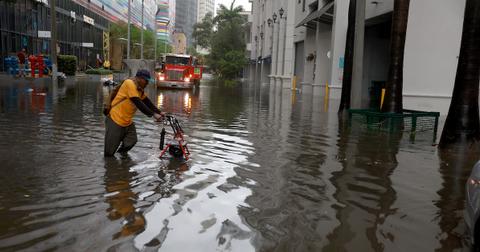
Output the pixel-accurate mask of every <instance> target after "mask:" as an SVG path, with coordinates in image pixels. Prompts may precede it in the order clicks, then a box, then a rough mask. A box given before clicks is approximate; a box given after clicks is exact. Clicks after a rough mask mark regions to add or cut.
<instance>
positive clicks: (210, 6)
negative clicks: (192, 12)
mask: <svg viewBox="0 0 480 252" xmlns="http://www.w3.org/2000/svg"><path fill="white" fill-rule="evenodd" d="M197 10H198V14H197V23H199V22H201V21H202V19H203V18H204V17H205V15H207V13H209V12H210V13H212V15H214V14H215V0H198V6H197Z"/></svg>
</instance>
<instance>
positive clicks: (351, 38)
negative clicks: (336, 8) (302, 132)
mask: <svg viewBox="0 0 480 252" xmlns="http://www.w3.org/2000/svg"><path fill="white" fill-rule="evenodd" d="M356 5H357V0H350V5H349V7H348V29H347V42H346V44H345V58H344V68H343V80H342V96H341V98H340V107H339V108H338V113H341V112H343V111H344V110H345V109H349V108H350V96H351V93H352V71H353V52H354V44H355V16H356V15H355V12H356Z"/></svg>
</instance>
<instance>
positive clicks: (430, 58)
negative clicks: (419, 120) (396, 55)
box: [403, 0, 465, 114]
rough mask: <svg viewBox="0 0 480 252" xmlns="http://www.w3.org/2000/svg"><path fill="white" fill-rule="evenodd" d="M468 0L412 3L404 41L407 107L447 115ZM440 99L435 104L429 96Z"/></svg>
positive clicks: (438, 0)
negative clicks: (466, 0) (429, 99)
mask: <svg viewBox="0 0 480 252" xmlns="http://www.w3.org/2000/svg"><path fill="white" fill-rule="evenodd" d="M464 11H465V0H421V1H411V2H410V13H409V17H408V18H409V20H408V30H407V38H406V42H405V61H404V80H403V83H404V84H403V94H404V97H405V98H406V99H404V100H405V101H404V107H405V108H413V109H423V110H434V111H439V112H441V113H444V114H445V113H447V112H448V111H447V110H448V106H449V103H450V99H445V97H447V98H448V97H450V96H451V95H452V91H453V85H454V80H455V75H456V68H457V63H458V58H457V57H458V54H459V52H460V41H461V34H462V29H463V17H464ZM425 96H426V97H429V96H438V97H444V98H443V99H442V98H440V99H435V100H436V101H435V102H425V100H426V99H427V98H426V97H425Z"/></svg>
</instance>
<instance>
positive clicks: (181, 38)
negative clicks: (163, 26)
mask: <svg viewBox="0 0 480 252" xmlns="http://www.w3.org/2000/svg"><path fill="white" fill-rule="evenodd" d="M172 42H173V53H176V54H186V53H187V37H186V36H185V34H184V33H182V32H176V33H174V34H173V41H172Z"/></svg>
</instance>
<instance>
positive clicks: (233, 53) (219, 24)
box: [207, 1, 247, 80]
mask: <svg viewBox="0 0 480 252" xmlns="http://www.w3.org/2000/svg"><path fill="white" fill-rule="evenodd" d="M234 4H235V1H233V2H232V5H231V6H230V8H227V7H226V6H225V5H220V8H219V10H218V12H217V16H215V18H214V19H213V23H214V25H215V26H216V28H217V29H216V30H215V31H214V32H213V34H212V36H211V41H210V42H211V51H210V54H209V55H208V57H207V61H208V65H209V66H210V68H211V69H212V70H213V71H214V72H215V73H217V74H218V75H219V76H221V77H222V78H225V79H229V80H232V79H234V78H236V75H237V73H238V72H240V70H241V69H243V66H244V65H245V64H246V58H245V41H244V37H243V34H244V33H243V31H244V29H245V27H244V25H245V23H246V21H247V20H246V17H245V16H242V15H241V12H242V11H243V8H242V7H241V6H239V7H234Z"/></svg>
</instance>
